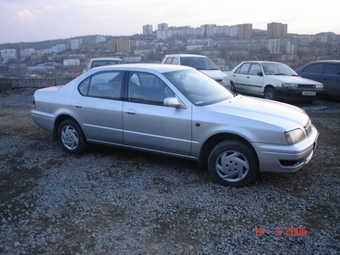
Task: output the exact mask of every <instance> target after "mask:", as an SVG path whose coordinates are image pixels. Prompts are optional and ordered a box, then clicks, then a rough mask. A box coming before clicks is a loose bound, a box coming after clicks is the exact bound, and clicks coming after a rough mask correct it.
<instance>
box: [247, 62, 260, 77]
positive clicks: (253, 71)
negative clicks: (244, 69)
mask: <svg viewBox="0 0 340 255" xmlns="http://www.w3.org/2000/svg"><path fill="white" fill-rule="evenodd" d="M258 72H261V69H260V65H259V64H252V65H251V66H250V70H249V74H251V75H257V73H258Z"/></svg>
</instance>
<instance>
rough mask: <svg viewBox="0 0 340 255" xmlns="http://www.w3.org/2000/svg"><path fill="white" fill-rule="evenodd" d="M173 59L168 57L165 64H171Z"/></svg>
mask: <svg viewBox="0 0 340 255" xmlns="http://www.w3.org/2000/svg"><path fill="white" fill-rule="evenodd" d="M172 59H173V58H172V57H168V58H167V59H166V60H165V61H164V64H171V62H172Z"/></svg>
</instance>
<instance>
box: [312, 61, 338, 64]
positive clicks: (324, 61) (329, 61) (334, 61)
mask: <svg viewBox="0 0 340 255" xmlns="http://www.w3.org/2000/svg"><path fill="white" fill-rule="evenodd" d="M312 63H340V60H314V61H311V62H309V63H307V64H312Z"/></svg>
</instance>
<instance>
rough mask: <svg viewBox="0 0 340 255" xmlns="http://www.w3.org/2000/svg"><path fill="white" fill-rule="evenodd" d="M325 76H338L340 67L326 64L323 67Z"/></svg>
mask: <svg viewBox="0 0 340 255" xmlns="http://www.w3.org/2000/svg"><path fill="white" fill-rule="evenodd" d="M325 74H329V75H339V74H340V65H335V64H326V66H325Z"/></svg>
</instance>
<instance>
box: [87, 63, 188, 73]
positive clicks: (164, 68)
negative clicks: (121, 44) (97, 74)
mask: <svg viewBox="0 0 340 255" xmlns="http://www.w3.org/2000/svg"><path fill="white" fill-rule="evenodd" d="M115 69H120V70H126V71H128V70H131V69H133V70H138V71H143V70H144V71H150V70H153V71H157V72H159V73H167V72H173V71H181V70H188V69H194V68H192V67H189V66H181V65H170V64H149V63H145V64H143V63H138V64H124V65H109V66H100V67H96V70H103V71H104V70H115ZM91 70H92V69H91Z"/></svg>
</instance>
